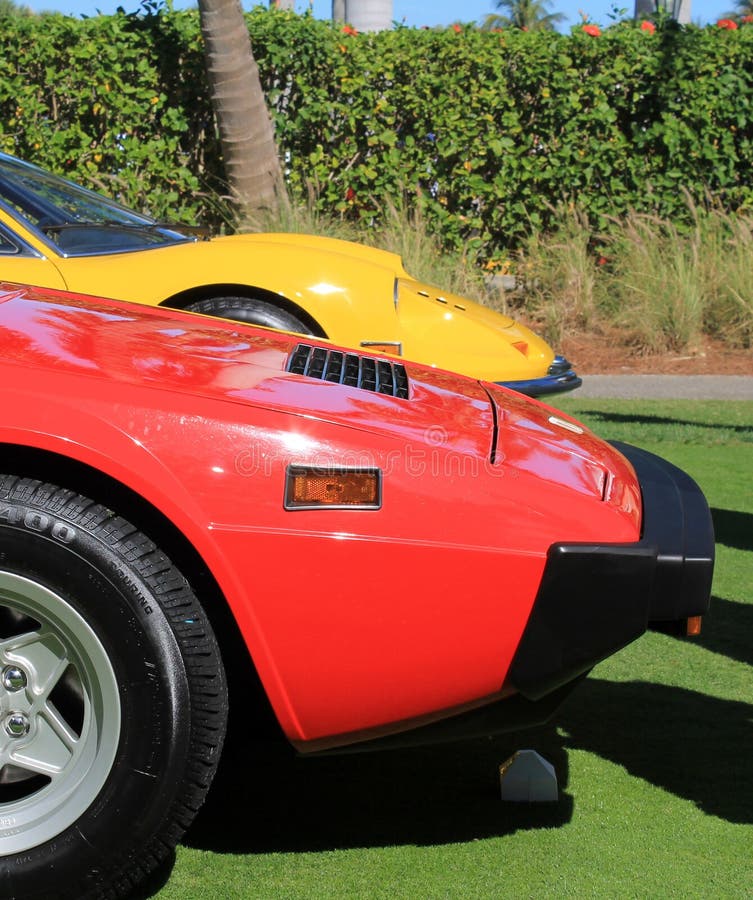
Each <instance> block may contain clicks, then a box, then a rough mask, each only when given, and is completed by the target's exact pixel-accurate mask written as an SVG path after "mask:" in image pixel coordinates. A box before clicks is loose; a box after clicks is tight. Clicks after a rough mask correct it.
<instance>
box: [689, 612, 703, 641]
mask: <svg viewBox="0 0 753 900" xmlns="http://www.w3.org/2000/svg"><path fill="white" fill-rule="evenodd" d="M702 622H703V616H691V617H690V618H689V619H688V620H687V622H686V624H685V634H686V635H687V636H688V637H698V635H699V634H700V633H701V623H702Z"/></svg>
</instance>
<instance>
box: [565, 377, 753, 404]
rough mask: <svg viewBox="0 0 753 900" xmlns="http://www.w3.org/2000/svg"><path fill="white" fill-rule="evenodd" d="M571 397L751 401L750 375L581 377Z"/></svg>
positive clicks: (751, 378)
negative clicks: (579, 385)
mask: <svg viewBox="0 0 753 900" xmlns="http://www.w3.org/2000/svg"><path fill="white" fill-rule="evenodd" d="M572 396H573V397H583V398H588V397H620V398H626V399H632V398H637V399H647V398H661V399H668V400H685V399H687V400H753V375H584V376H583V386H582V387H580V388H578V390H577V391H573V394H572Z"/></svg>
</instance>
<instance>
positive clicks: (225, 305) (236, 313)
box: [186, 297, 313, 334]
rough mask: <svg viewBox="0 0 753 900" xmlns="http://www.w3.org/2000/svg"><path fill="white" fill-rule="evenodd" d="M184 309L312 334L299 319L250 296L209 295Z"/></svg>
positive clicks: (281, 329) (271, 304) (296, 332)
mask: <svg viewBox="0 0 753 900" xmlns="http://www.w3.org/2000/svg"><path fill="white" fill-rule="evenodd" d="M186 309H187V310H190V311H191V312H199V313H203V314H204V315H205V316H219V317H220V318H222V319H232V320H233V321H235V322H246V323H248V324H249V325H263V326H264V327H265V328H277V329H278V330H279V331H292V332H293V333H295V334H313V332H312V331H311V329H310V328H309V327H308V326H306V325H304V324H303V322H302V321H301V320H300V319H298V318H296V316H294V315H293V314H292V313H289V312H288V311H287V310H285V309H281V308H280V307H279V306H275V304H274V303H270V302H269V301H268V300H258V299H256V298H252V297H210V298H209V299H208V300H199V301H198V302H197V303H192V304H191V305H190V306H187V307H186Z"/></svg>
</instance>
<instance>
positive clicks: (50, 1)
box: [22, 0, 735, 30]
mask: <svg viewBox="0 0 753 900" xmlns="http://www.w3.org/2000/svg"><path fill="white" fill-rule="evenodd" d="M22 2H24V3H25V4H26V5H27V6H30V7H31V8H32V9H34V10H57V11H58V12H62V13H66V14H69V15H87V16H92V15H96V14H97V12H102V13H112V12H114V11H115V10H116V8H117V7H118V6H122V7H123V8H124V9H125V10H126V12H132V11H135V10H137V9H138V8H139V5H140V4H139V0H22ZM243 2H244V7H246V8H250V6H252V5H253V3H252V2H251V0H243ZM633 4H634V0H630V2H627V0H552V2H550V4H549V9H550V11H551V12H561V13H563V14H564V15H565V16H567V21H566V22H565V23H564V28H565V30H566V29H567V28H569V27H570V26H571V25H577V24H578V22H580V21H581V15H580V12H579V11H580V10H583V12H584V13H587V14H588V17H589V19H590V20H591V21H592V22H597V23H599V24H600V25H604V26H606V25H610V24H611V22H612V21H613V19H612V18H610V14H612V13H614V11H615V9H616V10H618V11H619V10H620V9H623V8H626V9H628V10H630V11H632V9H633ZM174 5H175V7H176V8H183V7H187V6H190V5H193V3H192V0H175V3H174ZM308 5H309V0H296V9H298V10H299V11H301V12H302V11H303V10H305V9H307V8H308ZM734 8H735V0H692V6H691V10H692V12H691V19H692V21H693V22H696V23H697V24H700V25H706V24H708V23H709V22H715V21H716V20H717V19H718V18H720V17H721V16H723V15H724V14H725V13H728V12H729V11H730V9H734ZM313 11H314V15H315V16H316V17H317V18H322V19H326V18H329V16H330V15H331V11H332V2H331V0H313ZM491 12H494V0H393V18H394V19H395V20H396V21H398V22H401V21H404V22H405V24H406V25H409V26H415V27H421V26H422V25H430V26H434V25H450V24H451V23H452V22H456V21H460V22H475V21H479V20H481V19H483V18H484V17H485V16H486V15H488V13H491ZM617 18H620V16H617Z"/></svg>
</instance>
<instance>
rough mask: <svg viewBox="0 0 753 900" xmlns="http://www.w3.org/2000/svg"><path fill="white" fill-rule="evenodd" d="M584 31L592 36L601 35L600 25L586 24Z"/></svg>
mask: <svg viewBox="0 0 753 900" xmlns="http://www.w3.org/2000/svg"><path fill="white" fill-rule="evenodd" d="M583 31H584V32H585V33H586V34H589V35H591V37H599V36H600V35H601V28H599V26H598V25H584V26H583Z"/></svg>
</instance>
